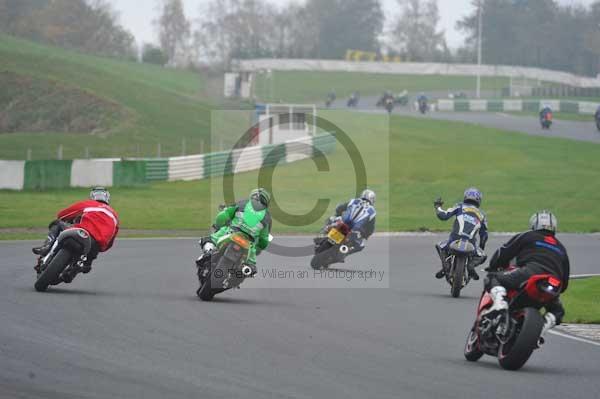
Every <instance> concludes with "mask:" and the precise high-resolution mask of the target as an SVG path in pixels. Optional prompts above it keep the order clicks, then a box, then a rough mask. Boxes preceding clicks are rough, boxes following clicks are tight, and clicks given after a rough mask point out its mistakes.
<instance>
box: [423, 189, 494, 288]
mask: <svg viewBox="0 0 600 399" xmlns="http://www.w3.org/2000/svg"><path fill="white" fill-rule="evenodd" d="M482 197H483V196H482V194H481V192H480V191H479V190H478V189H476V188H474V187H472V188H468V189H467V190H465V195H464V200H463V202H461V203H459V204H456V205H455V206H453V207H452V208H450V209H447V210H444V209H442V206H443V205H444V202H443V201H442V199H441V198H439V199H437V200H436V201H435V202H434V204H433V206H434V207H435V210H436V215H437V217H438V218H439V219H440V220H448V219H450V218H452V217H455V218H456V220H455V222H454V227H453V229H452V233H451V234H450V238H449V239H448V240H447V241H442V242H440V243H439V244H437V245H436V246H435V249H436V250H437V252H438V255H439V256H440V259H441V260H442V269H441V270H440V271H439V272H437V273H436V275H435V277H436V278H438V279H440V278H443V277H444V276H445V275H446V270H447V269H448V267H449V265H447V259H448V252H447V249H448V244H449V243H451V242H453V241H456V240H458V239H460V238H467V239H468V240H469V241H471V243H472V244H473V245H475V247H477V239H476V235H477V233H479V248H478V249H477V255H476V256H475V257H474V258H473V260H472V261H471V262H469V264H468V265H467V269H468V271H469V275H470V276H471V278H472V279H473V280H479V275H478V274H477V272H476V271H475V267H477V266H479V265H481V264H483V263H485V261H486V259H487V256H486V255H485V253H484V252H483V250H484V249H485V244H486V242H487V240H488V233H487V230H488V227H487V218H486V216H485V213H483V211H482V210H481V209H479V207H480V206H481V200H482Z"/></svg>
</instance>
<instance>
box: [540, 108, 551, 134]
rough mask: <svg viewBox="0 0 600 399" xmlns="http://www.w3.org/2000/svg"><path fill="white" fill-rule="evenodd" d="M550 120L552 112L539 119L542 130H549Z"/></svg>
mask: <svg viewBox="0 0 600 399" xmlns="http://www.w3.org/2000/svg"><path fill="white" fill-rule="evenodd" d="M552 119H553V116H552V112H547V113H545V114H544V115H543V116H542V117H541V118H540V124H541V125H542V129H543V130H550V128H551V127H552Z"/></svg>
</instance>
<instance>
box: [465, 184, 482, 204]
mask: <svg viewBox="0 0 600 399" xmlns="http://www.w3.org/2000/svg"><path fill="white" fill-rule="evenodd" d="M482 199H483V194H481V191H479V190H478V189H476V188H475V187H470V188H467V189H466V190H465V197H464V203H465V204H471V205H475V206H477V207H479V206H481V200H482Z"/></svg>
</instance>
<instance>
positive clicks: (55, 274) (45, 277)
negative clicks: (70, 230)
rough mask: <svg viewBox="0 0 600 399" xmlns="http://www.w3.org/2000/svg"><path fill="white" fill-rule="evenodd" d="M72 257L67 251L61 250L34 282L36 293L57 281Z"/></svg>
mask: <svg viewBox="0 0 600 399" xmlns="http://www.w3.org/2000/svg"><path fill="white" fill-rule="evenodd" d="M72 258H73V255H71V252H69V251H68V250H67V249H65V248H62V249H60V250H59V251H58V253H57V254H56V255H55V256H54V258H52V260H51V261H50V264H49V265H48V266H47V267H46V268H45V269H44V271H43V272H42V273H41V274H40V275H39V277H38V279H37V280H36V282H35V284H34V287H35V290H36V291H38V292H44V291H46V290H47V289H48V286H49V285H51V284H53V283H55V282H56V281H58V279H59V276H60V274H61V273H62V271H63V270H65V267H67V265H68V264H69V262H70V261H71V259H72Z"/></svg>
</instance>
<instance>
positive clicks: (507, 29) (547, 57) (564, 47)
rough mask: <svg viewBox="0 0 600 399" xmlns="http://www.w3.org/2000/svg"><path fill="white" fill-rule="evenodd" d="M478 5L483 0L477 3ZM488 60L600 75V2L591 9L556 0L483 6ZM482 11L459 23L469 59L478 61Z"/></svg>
mask: <svg viewBox="0 0 600 399" xmlns="http://www.w3.org/2000/svg"><path fill="white" fill-rule="evenodd" d="M473 5H474V6H476V7H477V5H478V1H477V0H475V1H473ZM482 18H483V29H482V36H483V40H482V43H483V46H482V48H483V60H484V62H485V63H487V64H504V65H524V66H532V67H540V68H548V69H557V70H563V71H569V72H573V73H576V74H581V75H590V76H596V75H597V74H599V73H600V24H599V23H600V1H595V2H594V4H592V5H591V6H590V7H587V8H586V7H583V6H581V5H575V4H571V5H565V6H561V5H559V4H558V3H557V2H556V1H554V0H485V1H483V2H482ZM477 26H478V13H477V8H475V11H474V12H473V13H472V14H471V15H467V16H466V17H464V18H463V19H462V20H461V21H459V22H458V24H457V27H458V28H459V29H461V30H463V31H464V32H465V33H467V35H468V36H467V40H466V43H465V47H464V48H463V55H464V60H465V61H473V60H474V59H475V51H474V49H475V46H476V43H477Z"/></svg>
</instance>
